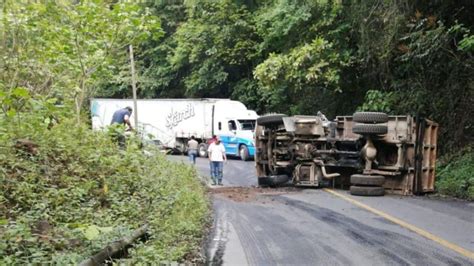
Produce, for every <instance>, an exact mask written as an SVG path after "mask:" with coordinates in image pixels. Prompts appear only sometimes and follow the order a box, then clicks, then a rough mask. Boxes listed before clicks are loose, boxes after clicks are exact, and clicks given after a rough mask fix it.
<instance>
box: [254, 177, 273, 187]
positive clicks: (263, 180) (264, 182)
mask: <svg viewBox="0 0 474 266" xmlns="http://www.w3.org/2000/svg"><path fill="white" fill-rule="evenodd" d="M257 181H258V186H259V187H268V186H270V178H268V177H266V176H264V177H258V178H257Z"/></svg>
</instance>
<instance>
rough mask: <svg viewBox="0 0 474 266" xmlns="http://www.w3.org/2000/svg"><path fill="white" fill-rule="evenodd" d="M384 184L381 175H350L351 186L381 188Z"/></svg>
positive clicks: (383, 178)
mask: <svg viewBox="0 0 474 266" xmlns="http://www.w3.org/2000/svg"><path fill="white" fill-rule="evenodd" d="M384 183H385V177H384V176H381V175H351V184H352V185H363V186H382V185H383V184H384Z"/></svg>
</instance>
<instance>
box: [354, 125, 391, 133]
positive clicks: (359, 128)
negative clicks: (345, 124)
mask: <svg viewBox="0 0 474 266" xmlns="http://www.w3.org/2000/svg"><path fill="white" fill-rule="evenodd" d="M387 131H388V129H387V126H386V125H373V124H355V125H354V127H353V128H352V132H354V133H356V134H360V135H369V134H373V135H384V134H387Z"/></svg>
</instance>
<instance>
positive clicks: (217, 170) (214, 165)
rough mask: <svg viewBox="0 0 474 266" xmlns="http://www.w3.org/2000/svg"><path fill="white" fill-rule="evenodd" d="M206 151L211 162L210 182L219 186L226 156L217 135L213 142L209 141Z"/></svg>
mask: <svg viewBox="0 0 474 266" xmlns="http://www.w3.org/2000/svg"><path fill="white" fill-rule="evenodd" d="M207 152H208V154H209V160H210V162H211V178H212V184H213V185H216V183H217V184H218V185H219V186H222V178H223V170H224V169H223V168H224V161H227V157H226V155H225V148H224V145H223V144H222V143H221V140H220V139H219V138H218V137H216V141H215V142H213V143H211V145H210V146H209V149H208V150H207Z"/></svg>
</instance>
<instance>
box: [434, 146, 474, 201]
mask: <svg viewBox="0 0 474 266" xmlns="http://www.w3.org/2000/svg"><path fill="white" fill-rule="evenodd" d="M444 160H445V161H447V162H446V163H441V165H440V166H439V167H438V174H437V178H438V180H437V183H436V187H437V190H438V192H439V193H441V194H445V195H450V196H455V197H459V198H463V199H469V200H474V176H473V175H472V174H473V173H474V152H473V147H472V146H468V147H467V148H465V149H463V150H462V151H460V152H459V153H457V154H454V155H451V156H449V158H448V156H446V157H445V158H444Z"/></svg>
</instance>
